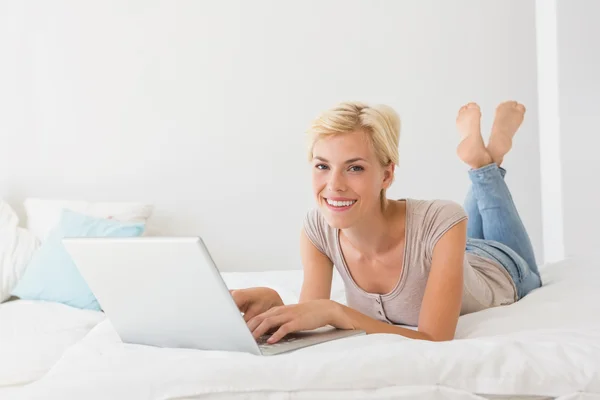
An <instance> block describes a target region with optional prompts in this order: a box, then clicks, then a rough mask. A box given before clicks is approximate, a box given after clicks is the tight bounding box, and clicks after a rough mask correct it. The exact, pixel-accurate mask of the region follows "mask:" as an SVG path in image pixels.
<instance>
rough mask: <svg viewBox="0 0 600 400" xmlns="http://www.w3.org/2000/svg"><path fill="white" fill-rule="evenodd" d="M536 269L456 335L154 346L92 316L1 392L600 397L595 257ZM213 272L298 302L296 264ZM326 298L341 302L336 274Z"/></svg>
mask: <svg viewBox="0 0 600 400" xmlns="http://www.w3.org/2000/svg"><path fill="white" fill-rule="evenodd" d="M541 271H542V277H543V281H544V287H542V288H540V289H537V290H536V291H534V292H532V293H531V294H529V295H528V296H527V297H525V298H524V299H522V300H521V301H519V302H518V303H516V304H513V305H510V306H504V307H498V308H494V309H489V310H485V311H481V312H478V313H475V314H470V315H466V316H462V317H461V318H460V320H459V324H458V327H457V334H456V340H454V341H450V342H442V343H434V342H427V341H418V340H412V339H408V338H404V337H401V336H398V335H386V334H375V335H367V336H358V337H352V338H347V339H343V340H338V341H333V342H329V343H324V344H321V345H318V346H313V347H309V348H305V349H301V350H298V351H295V352H292V353H288V354H281V355H277V356H272V357H261V356H253V355H249V354H241V353H228V352H219V351H199V350H186V349H160V348H152V347H147V346H139V345H131V344H124V343H122V342H121V341H120V339H119V338H118V336H117V335H116V333H115V331H114V330H113V328H112V326H111V324H110V321H109V320H106V319H105V320H102V321H100V322H98V320H97V318H98V317H97V314H99V313H93V312H91V314H90V315H86V316H85V317H84V318H89V319H88V322H89V323H88V324H83V325H82V327H81V329H80V331H79V335H80V336H81V335H85V337H83V338H82V339H81V340H76V339H75V340H72V342H73V341H74V342H75V343H74V344H72V345H69V344H67V342H68V341H65V344H64V345H63V349H64V348H65V347H68V349H67V350H66V351H64V352H63V351H59V353H61V354H62V356H60V357H59V360H58V361H57V362H56V363H55V364H54V365H53V366H52V368H50V369H49V371H48V373H47V374H45V375H44V376H42V377H41V378H39V379H37V380H36V381H35V382H32V383H30V384H28V385H26V386H22V387H19V388H18V390H14V391H13V392H11V398H14V399H80V398H86V399H106V398H115V399H116V398H127V399H209V398H210V399H238V398H244V399H258V398H260V399H309V398H328V399H338V398H339V399H359V398H360V399H384V398H398V399H404V398H406V399H419V398H423V399H425V398H427V399H436V398H440V399H441V398H445V399H545V398H557V399H561V400H567V399H569V400H570V399H600V319H599V318H598V317H597V316H598V315H600V291H598V290H597V288H598V285H599V284H600V268H599V266H598V263H597V262H596V261H595V260H594V259H583V258H579V259H569V260H565V261H563V262H560V263H555V264H551V265H546V266H544V267H543V268H542V269H541ZM223 276H224V278H225V280H226V282H227V284H228V286H229V287H230V288H240V287H248V286H271V287H274V288H275V289H277V290H278V291H279V292H280V293H281V294H282V297H283V299H284V301H285V302H293V301H295V300H296V299H297V298H298V295H299V290H300V285H301V279H302V275H301V272H300V271H274V272H261V273H237V274H236V273H230V274H223ZM332 296H333V298H337V299H339V300H340V301H343V287H342V286H341V282H340V281H339V278H338V279H336V280H335V281H334V287H333V294H332ZM3 307H4V306H3ZM24 308H25V307H24ZM81 317H83V315H81ZM79 318H80V316H76V317H75V316H74V319H79ZM100 318H101V317H100ZM66 319H69V318H68V317H66ZM73 323H74V322H73ZM91 325H94V326H93V327H92V328H91V330H89V333H87V334H85V331H86V330H88V329H89V327H90V326H91ZM80 336H79V337H80ZM44 340H45V339H44ZM45 349H46V347H45V345H44V344H43V343H41V344H40V345H39V346H38V347H37V350H39V351H41V352H44V351H46V350H45ZM32 354H33V352H32ZM54 357H56V354H55V355H54ZM42 358H45V357H42ZM47 358H48V361H46V362H45V364H44V365H48V364H50V363H51V361H50V359H51V358H52V357H51V356H48V357H47ZM34 375H35V374H31V376H32V377H33V376H34ZM0 394H2V392H0Z"/></svg>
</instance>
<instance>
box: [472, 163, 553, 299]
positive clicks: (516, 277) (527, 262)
mask: <svg viewBox="0 0 600 400" xmlns="http://www.w3.org/2000/svg"><path fill="white" fill-rule="evenodd" d="M505 174H506V170H504V169H503V168H500V167H498V166H497V165H496V164H489V165H486V166H484V167H481V168H479V169H474V170H473V169H472V170H470V171H469V178H470V179H471V182H472V185H471V188H470V189H469V192H468V193H467V198H466V199H465V203H464V208H465V211H466V212H467V214H468V216H469V220H468V225H467V236H468V238H467V249H466V251H467V252H469V253H474V254H477V255H479V256H481V257H484V258H487V259H492V260H494V261H497V262H498V263H499V264H501V265H502V266H503V267H504V268H505V269H506V270H507V271H508V273H509V274H510V276H511V277H512V279H513V281H514V283H515V286H516V288H517V296H518V298H519V299H521V298H523V297H524V296H526V295H527V294H528V293H529V292H531V291H532V290H534V289H536V288H539V287H540V286H542V281H541V278H540V273H539V270H538V267H537V264H536V262H535V255H534V253H533V248H532V246H531V240H530V239H529V235H528V234H527V231H526V230H525V227H524V226H523V222H522V221H521V218H520V217H519V213H518V212H517V208H516V206H515V203H514V202H513V199H512V196H511V194H510V190H509V189H508V186H507V185H506V182H504V175H505Z"/></svg>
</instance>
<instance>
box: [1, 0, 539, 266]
mask: <svg viewBox="0 0 600 400" xmlns="http://www.w3.org/2000/svg"><path fill="white" fill-rule="evenodd" d="M507 21H510V26H509V25H508V23H507ZM534 21H535V10H534V1H533V0H529V1H523V0H510V1H507V0H495V1H487V2H482V1H478V0H470V1H467V0H461V1H458V0H456V1H452V2H446V1H442V0H439V1H419V2H416V1H391V0H390V1H346V0H344V1H342V0H339V1H316V0H315V1H294V2H279V1H275V0H272V1H265V0H260V1H259V0H255V1H252V2H244V1H219V2H215V1H211V2H208V1H206V2H200V1H179V2H169V1H148V0H143V1H142V0H140V1H135V2H134V1H129V2H123V1H116V0H112V1H104V2H81V1H75V0H73V1H66V0H62V1H53V2H45V1H35V2H34V1H32V2H27V3H26V4H24V3H22V2H18V1H16V0H15V1H13V2H6V1H5V2H0V54H2V62H1V63H0V88H2V89H0V139H1V142H0V144H1V145H0V160H2V161H1V162H2V168H0V196H2V197H4V198H7V199H9V201H10V202H11V203H12V204H13V205H15V206H19V204H20V203H21V202H22V200H23V199H24V198H25V197H28V196H43V197H59V198H70V199H85V200H136V201H149V202H153V203H155V204H156V205H157V213H156V220H155V224H156V226H157V227H160V229H161V231H162V233H165V234H200V235H203V236H204V238H205V240H206V242H207V243H208V245H209V246H210V247H211V249H212V251H213V253H214V256H215V258H216V260H217V263H218V264H219V266H220V267H221V268H222V269H223V270H259V269H273V268H298V267H299V266H300V263H299V257H298V246H297V241H298V234H299V230H300V226H301V222H302V218H303V216H304V213H305V211H306V210H307V208H309V207H311V206H312V204H313V203H312V195H311V193H310V185H309V169H308V165H307V163H306V160H305V150H304V136H303V132H304V130H305V129H306V127H307V126H308V125H309V123H310V121H311V120H312V119H313V118H314V117H315V116H316V115H317V113H318V112H319V111H320V110H322V109H324V108H326V107H329V106H331V105H333V104H335V103H336V102H338V101H341V100H348V99H358V100H363V101H367V102H382V103H388V104H390V105H391V106H393V107H394V108H396V109H397V110H398V111H399V113H400V115H401V117H402V119H403V130H402V138H401V146H400V153H401V162H400V168H399V175H398V177H397V180H396V183H395V185H394V187H393V189H392V190H391V191H390V194H391V196H395V197H400V196H407V197H413V198H434V197H437V198H447V199H453V200H456V201H459V202H462V200H463V196H464V194H465V193H466V190H467V187H468V178H467V175H466V167H465V166H464V165H462V164H461V163H460V161H459V160H458V159H457V157H456V156H455V146H456V144H457V140H458V135H457V133H456V131H455V129H454V119H455V113H456V110H457V109H458V107H460V106H461V105H462V104H463V103H465V102H468V101H472V100H474V101H478V102H479V103H480V104H481V106H482V107H483V111H484V129H485V132H487V131H489V127H490V126H491V122H492V118H493V109H494V107H495V105H496V104H497V103H498V102H500V101H503V100H505V99H512V98H515V99H518V100H519V101H521V102H523V103H525V104H526V105H527V106H528V110H529V111H528V113H527V118H526V121H525V123H524V125H523V127H522V129H521V131H520V132H519V133H518V135H517V137H516V140H515V150H514V151H513V152H512V153H511V154H510V155H509V156H508V157H507V159H506V162H505V164H506V167H507V168H508V169H509V174H508V176H507V182H508V183H509V185H510V187H511V188H512V191H513V195H514V198H515V201H516V203H517V206H518V208H519V210H520V211H521V214H522V218H523V220H524V222H525V225H526V226H527V227H528V229H529V232H530V234H531V237H532V240H533V244H534V247H535V250H536V253H537V256H538V260H540V261H541V259H542V225H541V209H540V204H541V202H540V193H541V189H540V171H539V161H540V160H539V151H538V136H537V126H538V118H537V94H536V93H537V92H536V48H535V23H534Z"/></svg>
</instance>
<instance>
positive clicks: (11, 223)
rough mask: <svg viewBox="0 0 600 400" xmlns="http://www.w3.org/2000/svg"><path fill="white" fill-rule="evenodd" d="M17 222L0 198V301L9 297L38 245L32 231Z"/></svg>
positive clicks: (11, 211) (13, 214)
mask: <svg viewBox="0 0 600 400" xmlns="http://www.w3.org/2000/svg"><path fill="white" fill-rule="evenodd" d="M18 224H19V218H18V217H17V214H16V213H15V212H14V210H13V209H12V208H11V207H10V206H9V205H8V204H7V203H6V202H4V201H1V200H0V303H1V302H3V301H5V300H6V299H8V298H9V297H10V292H11V291H12V290H13V289H14V287H15V286H16V284H17V282H18V281H19V279H20V278H21V276H23V273H24V271H25V267H26V266H27V264H28V263H29V260H30V259H31V256H32V255H33V253H34V252H35V251H36V250H37V248H38V247H39V245H40V243H39V241H38V240H37V238H36V237H35V235H34V234H33V233H31V232H29V231H28V230H27V229H23V228H19V227H18Z"/></svg>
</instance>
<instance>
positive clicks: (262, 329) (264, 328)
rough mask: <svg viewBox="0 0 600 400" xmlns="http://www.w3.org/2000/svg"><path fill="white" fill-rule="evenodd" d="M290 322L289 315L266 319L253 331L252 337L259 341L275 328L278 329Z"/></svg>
mask: <svg viewBox="0 0 600 400" xmlns="http://www.w3.org/2000/svg"><path fill="white" fill-rule="evenodd" d="M289 320H290V316H288V315H279V316H276V317H267V318H265V319H264V320H263V321H262V322H261V323H260V324H259V325H258V326H257V327H256V328H255V329H253V330H252V336H254V338H255V339H258V338H259V337H261V336H262V335H264V334H265V333H267V332H268V331H270V330H271V329H273V328H277V327H279V326H281V325H283V324H285V323H286V322H288V321H289Z"/></svg>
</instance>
